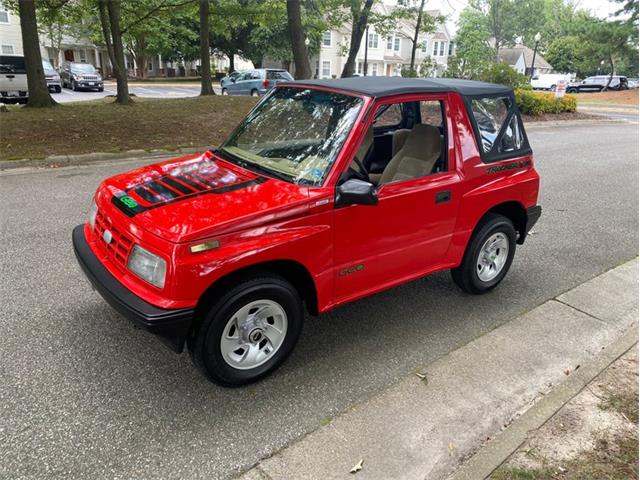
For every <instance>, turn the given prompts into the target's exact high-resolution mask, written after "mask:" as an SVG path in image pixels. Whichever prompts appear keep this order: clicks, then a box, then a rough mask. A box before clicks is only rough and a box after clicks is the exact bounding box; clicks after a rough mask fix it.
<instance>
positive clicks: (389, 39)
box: [387, 35, 393, 50]
mask: <svg viewBox="0 0 640 480" xmlns="http://www.w3.org/2000/svg"><path fill="white" fill-rule="evenodd" d="M392 49H393V37H392V36H391V35H389V36H388V37H387V50H392Z"/></svg>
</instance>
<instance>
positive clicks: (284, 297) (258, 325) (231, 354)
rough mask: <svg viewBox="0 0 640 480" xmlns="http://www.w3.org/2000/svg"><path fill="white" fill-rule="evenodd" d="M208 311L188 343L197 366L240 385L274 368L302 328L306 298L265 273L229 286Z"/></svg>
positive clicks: (223, 382)
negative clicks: (304, 300)
mask: <svg viewBox="0 0 640 480" xmlns="http://www.w3.org/2000/svg"><path fill="white" fill-rule="evenodd" d="M216 297H217V298H218V300H217V301H216V302H215V303H213V305H211V306H210V308H208V309H207V310H206V311H204V312H203V317H204V318H203V320H202V324H201V325H200V327H199V328H198V329H197V331H194V332H192V334H191V336H190V337H189V341H188V346H189V351H190V352H191V357H192V358H193V361H194V363H195V364H196V366H197V367H198V368H199V369H200V370H202V372H203V373H204V374H205V375H206V376H207V377H208V378H209V379H210V380H212V381H213V382H215V383H217V384H219V385H222V386H226V387H237V386H241V385H246V384H248V383H252V382H255V381H256V380H258V379H259V378H261V377H263V376H265V375H267V374H269V373H270V372H272V371H273V370H275V369H276V368H277V367H278V366H279V365H280V364H281V363H282V362H283V361H284V360H285V359H286V358H287V356H288V355H289V354H290V353H291V351H292V350H293V347H294V346H295V344H296V343H297V341H298V337H299V336H300V332H301V330H302V321H303V317H304V314H303V309H302V300H301V298H300V296H299V294H298V292H297V291H296V289H295V288H294V287H293V285H291V284H290V283H289V282H287V281H286V280H285V279H283V278H282V277H279V276H277V275H272V274H268V273H265V274H263V275H257V276H254V277H250V278H246V279H245V280H244V281H240V282H238V283H237V284H236V285H235V286H234V287H232V288H229V289H227V290H226V291H225V292H223V293H222V294H221V295H217V296H216Z"/></svg>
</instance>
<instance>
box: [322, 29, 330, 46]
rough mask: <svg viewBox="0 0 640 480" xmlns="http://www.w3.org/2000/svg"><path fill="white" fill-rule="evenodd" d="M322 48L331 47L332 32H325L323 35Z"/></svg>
mask: <svg viewBox="0 0 640 480" xmlns="http://www.w3.org/2000/svg"><path fill="white" fill-rule="evenodd" d="M322 46H324V47H330V46H331V32H324V33H323V34H322Z"/></svg>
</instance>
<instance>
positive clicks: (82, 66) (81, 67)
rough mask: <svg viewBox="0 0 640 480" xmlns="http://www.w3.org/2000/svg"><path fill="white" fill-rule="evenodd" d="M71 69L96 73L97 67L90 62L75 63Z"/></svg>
mask: <svg viewBox="0 0 640 480" xmlns="http://www.w3.org/2000/svg"><path fill="white" fill-rule="evenodd" d="M71 70H72V71H73V72H78V73H95V72H96V69H95V68H94V67H93V65H91V64H90V63H74V64H73V65H71Z"/></svg>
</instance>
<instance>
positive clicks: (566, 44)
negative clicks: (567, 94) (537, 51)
mask: <svg viewBox="0 0 640 480" xmlns="http://www.w3.org/2000/svg"><path fill="white" fill-rule="evenodd" d="M545 59H546V60H547V61H548V62H549V64H550V65H551V66H552V67H553V69H554V70H556V71H558V72H564V73H576V74H577V75H579V76H584V74H585V73H586V70H588V67H587V68H585V67H586V65H585V58H584V44H583V41H582V39H580V38H578V37H575V36H569V37H561V38H558V39H557V40H554V41H553V42H552V43H551V44H550V45H549V48H547V51H546V52H545Z"/></svg>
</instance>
